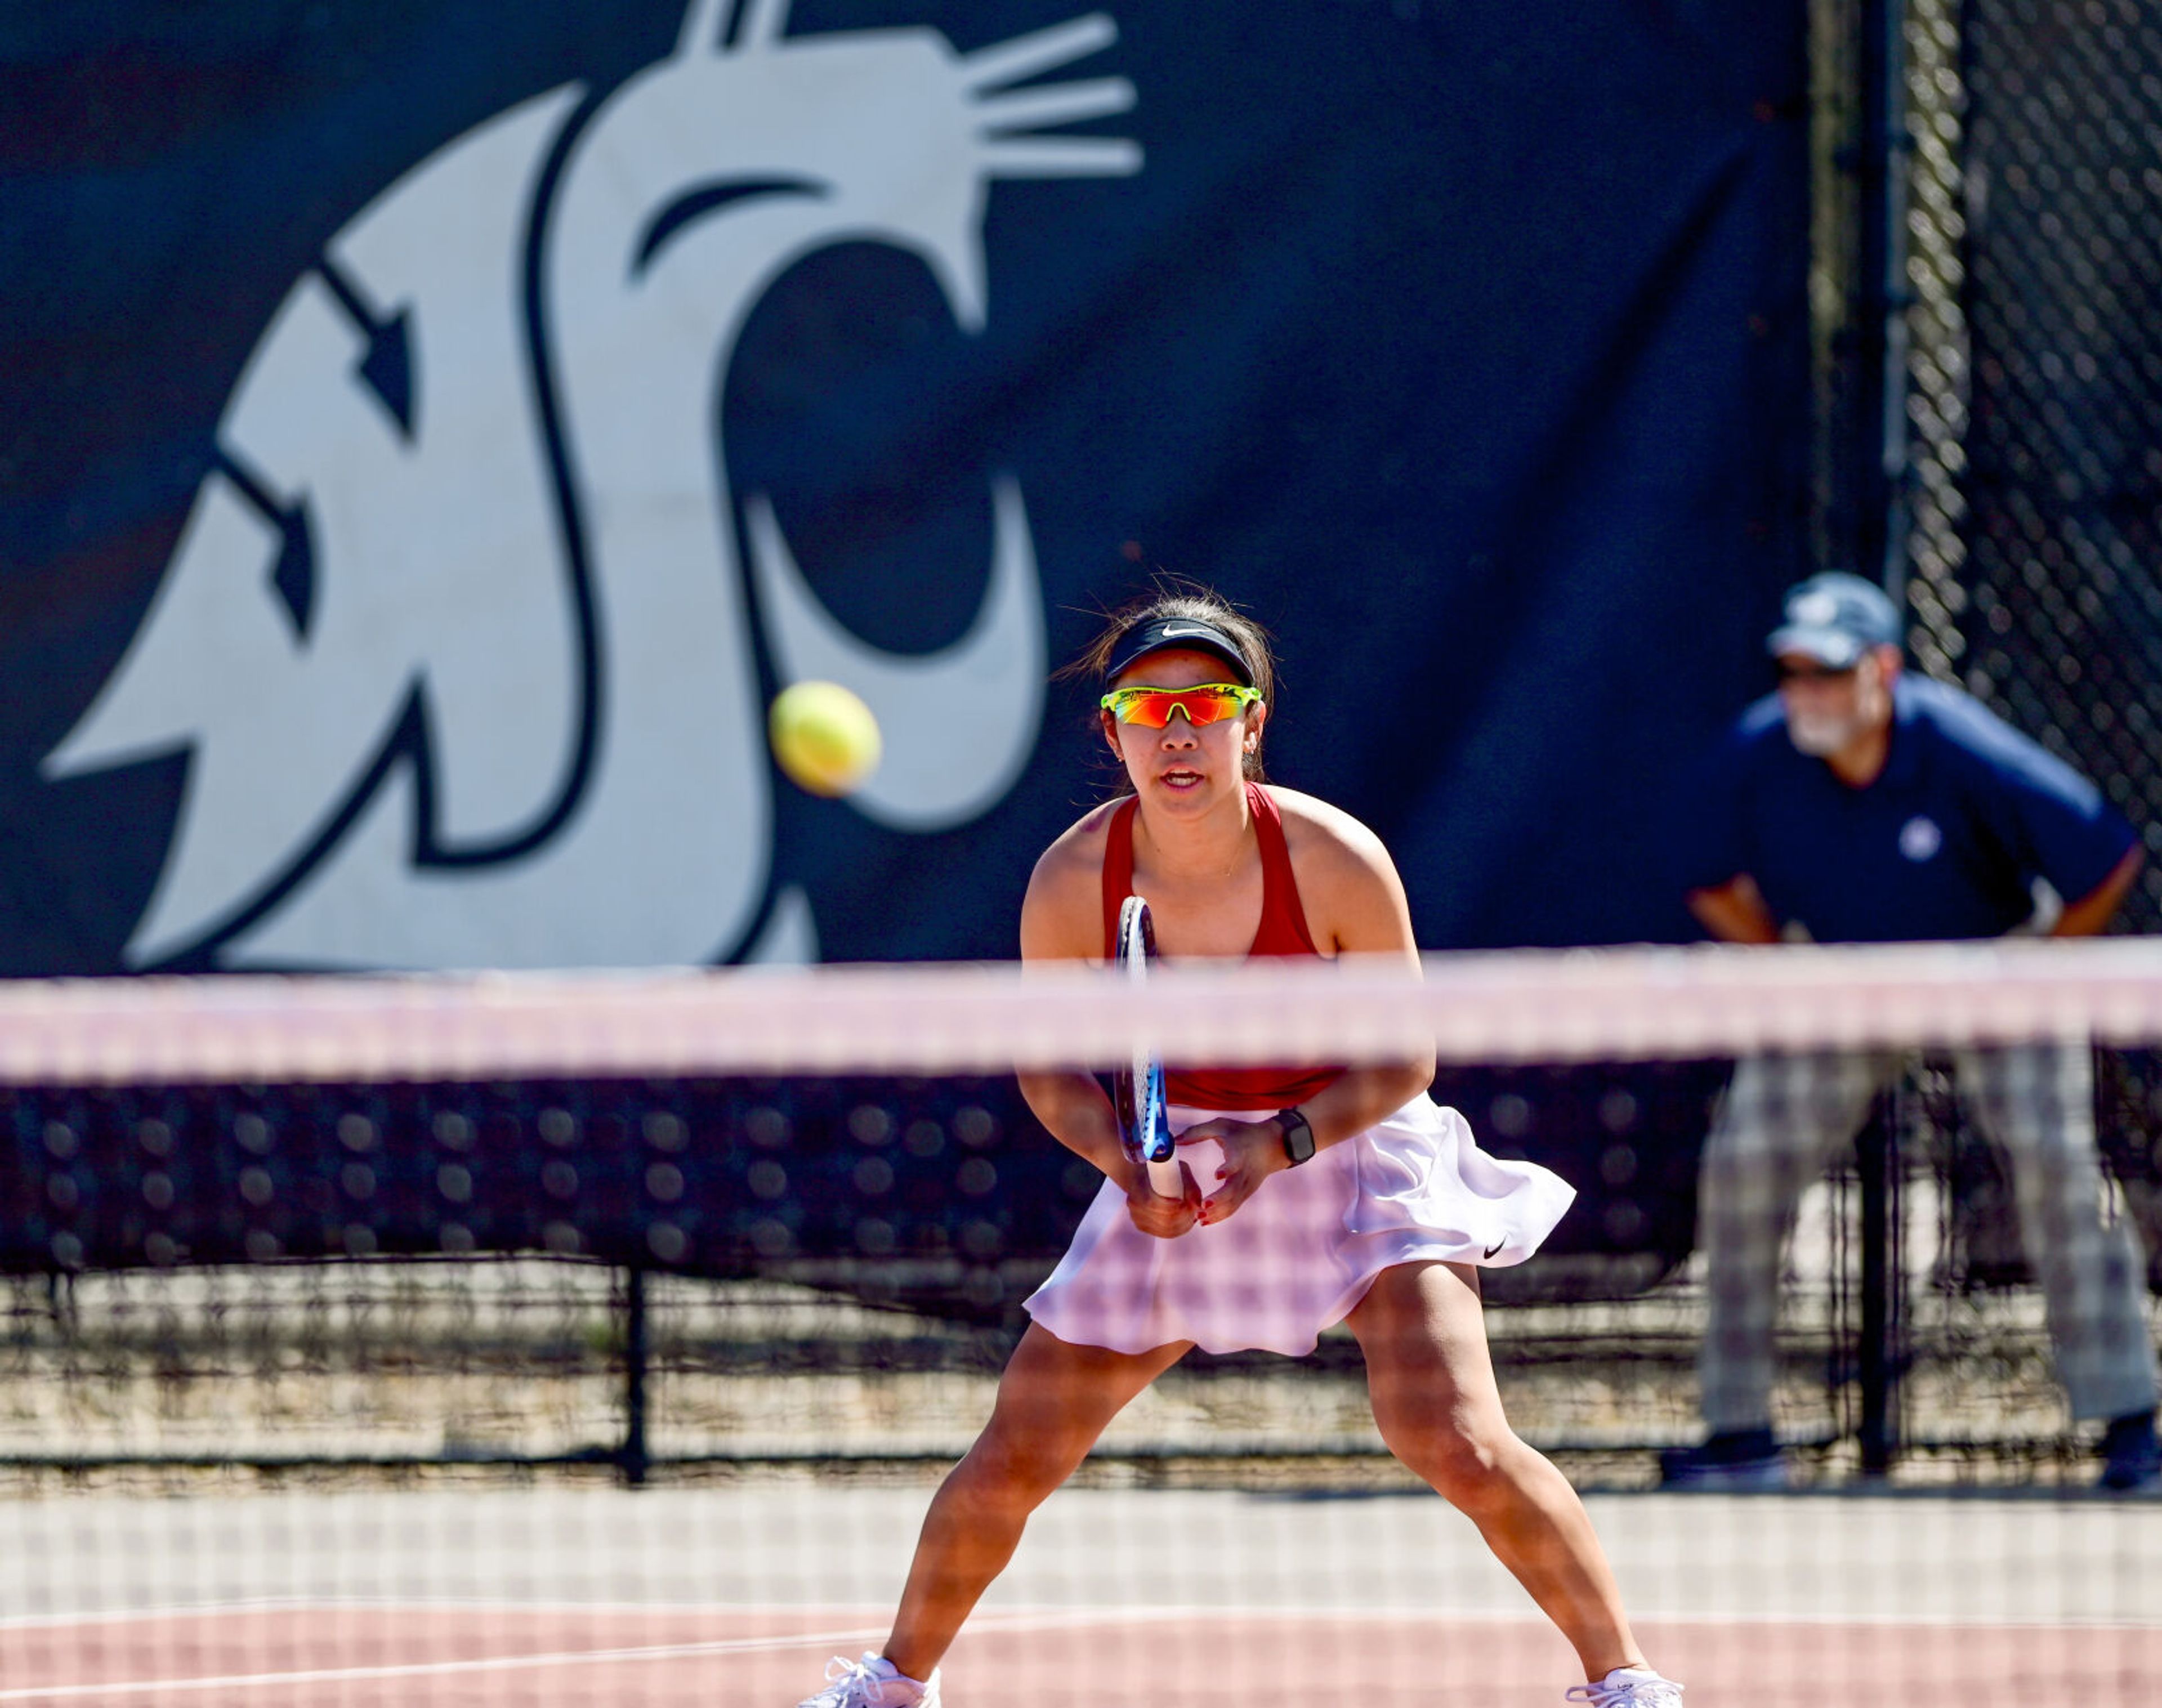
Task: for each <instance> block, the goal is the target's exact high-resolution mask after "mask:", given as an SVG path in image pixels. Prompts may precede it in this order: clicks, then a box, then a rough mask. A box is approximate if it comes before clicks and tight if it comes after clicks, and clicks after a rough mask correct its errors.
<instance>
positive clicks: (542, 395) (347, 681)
mask: <svg viewBox="0 0 2162 1708" xmlns="http://www.w3.org/2000/svg"><path fill="white" fill-rule="evenodd" d="M732 5H733V0H693V3H692V8H691V12H690V15H689V17H688V18H687V20H686V22H685V24H684V28H683V33H682V39H681V43H680V45H679V48H678V50H677V51H676V53H675V54H674V55H672V56H671V57H670V58H669V59H667V60H664V61H662V62H661V63H660V64H658V65H654V66H652V67H650V68H649V69H648V70H646V71H644V72H642V73H640V75H639V76H636V77H635V78H633V79H632V80H631V81H629V82H628V83H626V84H625V85H624V86H623V87H622V88H620V89H619V90H618V91H615V92H614V94H613V95H612V96H610V97H608V99H607V100H606V101H605V102H602V103H601V104H600V105H599V106H598V107H597V108H595V109H594V110H593V111H592V112H590V114H589V115H588V116H587V117H586V118H584V119H583V121H582V123H574V112H575V111H576V109H577V108H578V107H579V103H580V100H581V97H582V91H581V90H580V89H578V88H577V87H575V86H572V87H566V88H562V89H558V90H555V91H551V92H549V93H547V94H545V95H541V96H538V97H535V98H534V99H532V100H530V101H528V102H525V103H524V104H523V105H521V106H520V107H515V108H514V109H512V110H511V111H509V112H505V113H503V114H501V115H500V116H499V117H498V118H494V119H493V120H491V121H489V122H488V123H486V124H483V125H482V126H481V127H480V128H478V129H477V130H475V131H473V132H472V133H469V134H467V136H465V137H463V138H460V139H459V140H458V141H457V142H456V143H454V144H451V145H450V146H448V147H447V148H445V149H442V150H441V152H439V153H438V154H436V155H434V156H433V157H431V159H428V160H426V161H425V162H423V163H422V165H420V166H419V167H417V168H416V169H415V170H413V171H412V172H410V173H409V174H407V175H406V176H405V177H404V178H402V179H401V180H399V182H398V183H397V184H396V185H394V186H393V187H392V189H391V190H390V191H389V192H387V193H386V194H385V195H384V196H382V197H381V198H379V200H378V201H376V202H374V203H373V205H372V206H369V207H368V209H366V210H365V211H364V212H363V213H362V214H361V215H360V216H359V217H358V218H356V219H355V220H354V221H353V222H352V223H351V224H350V225H348V226H347V227H346V228H345V229H344V230H343V231H342V232H340V233H339V235H338V236H337V238H335V239H334V240H333V241H332V243H331V244H330V245H329V246H328V248H327V250H326V254H325V258H324V261H323V264H322V265H321V268H320V269H319V270H318V271H317V272H316V273H314V274H309V275H306V276H305V277H304V278H303V279H301V280H300V282H299V283H298V284H297V285H295V286H294V287H293V289H292V290H291V291H290V294H289V295H287V297H286V299H285V302H284V303H283V304H282V305H281V306H279V311H278V312H277V315H276V316H275V317H274V319H273V321H272V322H271V324H270V326H269V328H268V330H267V331H266V332H265V334H264V337H263V339H262V341H261V342H260V343H258V346H257V347H256V350H255V352H254V354H253V356H252V357H251V358H249V362H248V368H247V369H246V371H245V372H244V373H243V375H242V378H241V379H240V382H239V384H238V386H237V387H236V388H235V389H234V392H233V395H232V399H231V400H230V401H229V402H228V404H227V409H226V412H225V415H224V417H223V419H222V421H221V423H220V427H219V436H218V443H219V451H220V467H219V470H218V472H217V473H212V474H211V475H210V476H209V477H208V478H206V479H205V481H204V482H203V484H202V487H201V490H200V491H199V493H198V494H197V495H196V504H195V508H194V510H193V512H192V513H191V515H190V517H189V519H188V522H187V525H186V528H185V530H184V531H183V533H182V535H181V537H180V543H179V546H178V547H177V548H176V550H175V553H174V556H173V561H172V562H171V564H170V566H169V567H168V570H167V573H166V576H165V578H164V582H163V583H162V584H161V585H160V587H159V590H158V593H157V595H156V598H155V599H154V602H153V603H152V605H151V608H150V612H149V617H148V619H146V620H145V622H144V625H143V628H142V629H141V631H140V632H139V633H138V635H137V636H136V638H135V640H134V642H133V645H131V647H130V648H129V650H128V655H127V656H126V657H125V658H124V659H123V661H122V664H121V666H120V668H119V669H118V671H116V672H115V673H114V675H113V676H112V680H111V681H110V682H107V685H106V687H105V688H104V690H103V691H102V692H101V694H100V695H99V697H98V698H97V702H96V703H94V704H93V705H92V706H91V708H90V710H89V711H88V713H86V714H85V716H84V717H83V718H82V720H81V723H79V724H78V725H77V726H76V729H74V730H73V731H72V732H71V734H69V735H68V737H67V739H65V741H63V742H62V743H61V744H60V747H59V748H58V749H56V750H55V751H54V753H53V754H52V755H50V756H49V758H48V759H47V760H46V769H47V770H48V772H49V773H50V774H52V775H55V776H65V775H68V774H71V773H74V772H79V771H83V770H91V769H96V768H99V767H102V766H107V765H118V764H123V763H127V762H131V761H134V760H142V759H146V758H150V757H154V756H155V755H160V754H165V753H171V752H174V751H176V750H182V749H185V750H189V751H190V754H191V757H190V763H189V771H188V780H187V790H186V794H185V799H184V801H183V803H182V806H181V810H180V822H179V824H178V826H177V828H176V829H175V833H174V837H173V841H172V845H171V847H170V849H169V850H168V852H167V854H166V859H165V864H164V870H163V871H162V873H161V874H160V875H159V880H158V884H157V887H156V890H155V891H154V894H153V896H152V897H151V900H150V902H149V906H148V907H147V908H146V910H145V911H144V917H143V918H142V919H141V921H139V922H138V924H137V926H136V928H135V931H134V933H133V937H132V938H130V940H129V942H128V945H127V951H126V953H127V957H128V961H129V962H130V964H134V965H138V966H141V965H148V964H154V963H157V962H159V961H161V960H164V959H167V958H170V957H171V956H173V955H175V954H176V953H180V952H181V951H183V950H185V949H187V948H190V947H191V945H195V944H199V943H204V942H206V941H208V940H210V939H211V938H214V937H215V936H216V934H217V932H220V931H222V930H230V929H231V927H232V922H234V921H236V920H242V921H244V923H243V924H242V925H241V927H240V928H239V929H238V931H234V932H232V935H231V936H229V937H228V938H227V939H226V941H225V942H224V943H222V944H221V945H219V949H218V953H219V954H220V957H221V958H222V960H223V961H224V962H225V963H227V964H232V965H323V966H349V967H455V966H489V965H494V966H518V965H527V966H530V965H574V964H586V965H594V964H651V963H669V962H688V961H702V960H710V959H715V958H728V957H730V956H737V957H746V958H790V959H796V958H809V957H810V956H812V954H814V953H815V948H814V938H813V935H812V927H811V922H810V919H809V912H808V908H807V906H806V905H805V903H804V901H803V898H802V896H801V895H800V894H799V893H796V892H791V893H790V894H788V895H786V896H782V897H781V898H779V899H778V900H777V901H776V902H774V903H773V905H772V906H770V907H769V906H767V896H766V890H767V886H768V883H769V868H770V862H771V849H770V842H771V818H772V802H771V799H770V792H769V791H770V787H771V781H770V778H771V771H770V766H769V765H768V762H767V760H766V755H765V745H764V739H763V718H762V708H761V705H760V692H759V687H758V682H757V672H756V667H755V657H754V643H755V636H754V635H753V634H752V633H751V629H750V618H749V609H748V603H747V599H746V592H747V589H746V588H745V586H744V582H745V577H746V572H748V575H749V579H750V581H751V582H753V583H754V584H755V592H756V604H757V609H758V610H759V612H760V615H761V618H762V621H763V625H764V634H765V640H766V643H767V645H768V646H769V648H770V652H771V656H772V657H773V659H774V661H775V663H776V666H778V668H779V671H780V672H781V674H782V675H783V676H786V677H787V678H790V679H802V678H806V677H826V678H831V679H833V680H837V681H839V682H845V683H847V684H848V685H849V686H850V687H853V688H854V689H855V690H856V692H859V693H860V694H861V695H862V696H863V697H864V698H865V699H866V700H867V701H869V702H870V705H871V707H872V708H873V710H874V711H875V712H876V713H877V714H878V717H879V720H880V724H881V725H882V726H883V729H884V733H885V747H886V760H885V765H884V767H883V768H882V770H880V773H879V774H878V776H876V777H875V779H874V780H873V781H872V782H871V783H870V785H869V786H867V787H866V788H865V789H864V791H863V792H862V793H860V794H859V795H858V796H856V797H854V804H855V805H856V806H857V807H859V808H860V809H861V810H862V811H863V812H865V813H867V814H868V815H870V817H873V818H875V819H876V820H878V821H880V823H885V824H887V825H890V826H895V827H898V828H904V829H917V830H930V829H936V828H943V827H946V826H950V825H953V824H958V823H963V822H964V821H966V820H968V819H969V818H971V817H974V816H976V815H977V814H979V813H980V812H983V811H984V810H985V809H986V808H987V807H990V805H991V804H992V803H993V802H995V801H997V800H998V799H999V798H1000V797H1001V796H1003V795H1004V794H1005V791H1006V790H1007V789H1008V788H1009V787H1010V786H1011V785H1012V782H1013V781H1014V779H1015V777H1016V776H1017V775H1018V772H1019V770H1020V768H1021V765H1022V764H1023V763H1024V762H1025V760H1026V756H1027V754H1028V752H1029V750H1031V747H1032V746H1033V744H1034V742H1035V739H1036V732H1037V723H1038V721H1039V718H1040V716H1041V713H1042V687H1041V682H1042V663H1043V650H1044V641H1043V630H1042V620H1043V619H1042V594H1041V592H1040V589H1039V588H1038V585H1037V573H1036V564H1035V557H1034V550H1033V546H1032V545H1031V541H1030V536H1029V530H1028V523H1027V519H1026V514H1025V512H1024V509H1023V507H1022V502H1021V492H1020V489H1019V488H1018V486H1017V485H1016V483H1015V482H1014V481H1013V480H1012V479H1010V478H1005V477H1001V478H999V479H998V480H997V481H996V482H995V484H994V488H993V492H992V500H993V513H994V519H995V551H994V555H993V561H992V564H991V566H990V574H989V577H988V580H987V583H986V587H985V591H984V595H983V600H982V604H981V607H980V609H979V611H978V614H977V616H976V618H975V620H974V624H973V626H972V627H971V628H970V629H969V633H968V634H967V635H964V636H963V638H962V639H961V640H959V641H958V642H956V643H955V644H954V645H953V646H951V647H950V648H948V649H947V650H944V651H943V652H940V653H936V654H932V655H928V656H897V655H891V654H886V653H883V652H880V651H877V650H874V649H872V648H870V646H868V645H866V644H865V643H864V642H863V641H861V640H859V639H857V638H856V637H855V636H854V635H850V634H849V633H848V632H847V631H846V630H845V629H843V628H841V627H840V626H839V625H838V624H837V623H836V622H835V621H834V620H833V619H832V618H831V617H830V616H829V615H828V614H827V612H826V611H825V610H824V609H823V608H822V607H821V606H820V605H819V603H818V602H817V598H816V597H815V596H814V595H813V594H812V592H811V590H810V588H808V587H807V585H806V584H805V582H803V580H802V577H801V575H800V574H799V572H797V570H796V565H795V562H794V561H793V558H792V557H791V554H790V551H789V549H788V545H787V541H786V539H785V538H784V537H783V535H782V533H781V528H780V525H779V524H778V522H777V521H776V518H775V515H774V513H773V510H772V508H771V506H770V504H767V503H766V502H765V499H764V498H763V496H762V495H761V494H747V495H746V496H745V499H744V505H743V514H744V539H745V542H746V547H747V556H748V560H749V561H748V564H747V565H746V564H745V563H744V561H742V558H741V556H740V555H739V551H738V548H737V545H736V535H735V529H734V504H733V500H732V498H731V494H729V490H728V488H727V482H726V477H725V473H724V470H725V467H726V462H725V457H723V454H722V450H721V447H719V446H718V443H717V442H716V441H717V440H718V426H717V425H716V423H717V421H718V407H717V404H716V399H717V398H718V393H719V387H720V385H721V384H722V382H723V379H724V378H725V375H726V371H727V364H728V361H729V355H730V353H731V351H732V349H733V347H734V342H735V339H736V337H737V335H738V333H739V332H740V330H741V329H742V326H743V325H744V321H745V319H746V318H747V317H748V316H749V313H750V311H752V309H753V308H754V307H755V306H756V304H757V302H758V300H759V299H760V296H761V295H762V294H763V293H764V292H765V290H767V289H768V288H769V287H770V285H772V284H773V282H774V281H775V280H776V279H778V278H779V277H780V275H781V274H782V273H783V272H784V271H785V270H786V269H788V268H789V267H791V266H792V265H793V264H795V263H796V262H797V261H799V260H801V259H802V258H803V257H804V256H805V255H806V254H807V253H810V252H811V251H812V250H814V249H817V248H823V247H825V246H827V245H829V244H833V243H850V242H873V243H887V244H891V245H894V246H896V247H899V248H905V249H906V250H909V251H911V252H912V253H915V254H917V255H918V256H920V257H922V259H923V260H924V262H925V263H926V264H927V266H928V267H929V268H930V269H931V271H932V275H933V276H934V277H935V278H936V279H937V282H938V284H939V285H940V287H941V288H942V289H943V291H944V292H945V294H946V296H947V298H948V302H949V303H950V305H951V306H952V309H953V314H954V316H955V318H956V320H957V321H958V322H959V323H960V324H961V326H963V327H964V328H966V329H969V330H975V329H977V328H979V327H980V326H982V325H983V323H984V314H985V306H986V305H985V295H986V293H985V275H984V254H983V242H982V232H981V226H982V220H983V213H984V201H985V196H986V192H987V191H988V188H989V185H990V180H992V179H995V178H1014V177H1059V176H1109V175H1121V174H1126V173H1131V172H1134V171H1136V170H1139V169H1140V165H1141V154H1140V150H1139V149H1138V148H1137V147H1136V146H1135V145H1134V144H1131V142H1127V141H1125V140H1121V139H1117V138H1101V137H1073V136H1046V135H1037V134H1032V132H1034V131H1036V130H1037V128H1041V127H1045V126H1055V125H1059V124H1064V123H1071V122H1073V121H1076V120H1081V119H1088V118H1099V117H1102V116H1104V115H1106V114H1110V113H1115V112H1123V111H1125V109H1126V108H1127V107H1130V106H1131V104H1132V102H1133V91H1132V88H1131V86H1130V85H1129V84H1128V83H1126V82H1125V81H1124V80H1123V79H1118V78H1101V79H1096V80H1093V81H1078V82H1069V83H1064V84H1053V85H1048V86H1033V87H1030V88H1026V89H1021V90H1012V89H1010V87H1009V86H1010V85H1013V84H1016V83H1018V82H1021V81H1023V80H1026V79H1028V78H1031V77H1034V76H1037V75H1038V74H1039V73H1041V72H1043V71H1047V70H1049V69H1052V68H1053V67H1056V66H1058V65H1063V64H1065V63H1067V62H1068V61H1070V60H1074V59H1077V58H1079V57H1082V56H1084V55H1089V54H1092V53H1094V52H1096V51H1098V50H1100V49H1102V48H1104V47H1105V46H1107V45H1108V44H1110V43H1111V42H1112V41H1113V40H1114V39H1115V34H1116V32H1115V27H1114V26H1113V24H1112V23H1111V21H1110V19H1109V18H1105V17H1103V16H1100V15H1095V16H1091V17H1088V18H1080V19H1078V20H1076V21H1074V22H1073V23H1070V24H1065V25H1063V26H1061V27H1059V28H1057V29H1050V30H1046V31H1044V32H1042V33H1041V34H1037V35H1032V36H1028V37H1025V38H1022V39H1018V40H1016V41H1012V42H1008V43H1005V44H1000V45H998V46H995V47H992V48H989V49H986V50H983V51H981V52H979V53H975V54H972V55H967V56H965V57H963V56H961V55H957V54H956V53H955V52H954V51H953V49H952V48H951V46H950V45H949V44H948V43H947V42H946V40H945V39H944V38H943V37H942V36H940V35H938V34H936V33H935V32H932V31H931V30H927V29H893V30H878V31H865V32H859V33H854V34H834V35H827V36H818V37H810V38H805V39H796V40H784V39H782V34H781V32H782V28H783V21H784V14H785V12H786V0H749V3H748V4H747V6H746V7H745V8H744V9H745V13H746V17H745V19H744V23H743V24H742V25H741V27H740V28H739V30H738V31H737V34H736V39H735V40H734V43H733V44H726V43H723V40H722V34H723V21H724V19H725V18H726V16H727V14H728V13H729V11H730V10H731V9H732ZM998 91H1006V92H1003V93H1000V92H998ZM529 301H530V312H529V309H528V305H529ZM942 703H966V704H967V705H969V707H970V708H972V709H973V712H974V715H972V716H970V717H969V718H959V719H948V718H943V717H942V716H941V713H940V711H939V707H940V705H941V704H942ZM281 885H282V886H285V887H284V888H283V889H282V890H281V889H280V886H281ZM266 897H270V898H273V899H272V901H270V903H269V905H268V906H265V905H264V898H266ZM251 910H253V913H254V917H248V916H249V914H250V911H251ZM762 911H763V912H765V914H766V916H767V918H766V923H765V927H764V930H763V935H762V936H761V937H760V939H759V940H758V941H757V942H755V943H753V942H749V941H748V940H747V939H749V936H750V934H751V932H753V930H754V928H755V927H756V926H757V925H758V922H759V919H760V915H761V912H762Z"/></svg>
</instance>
